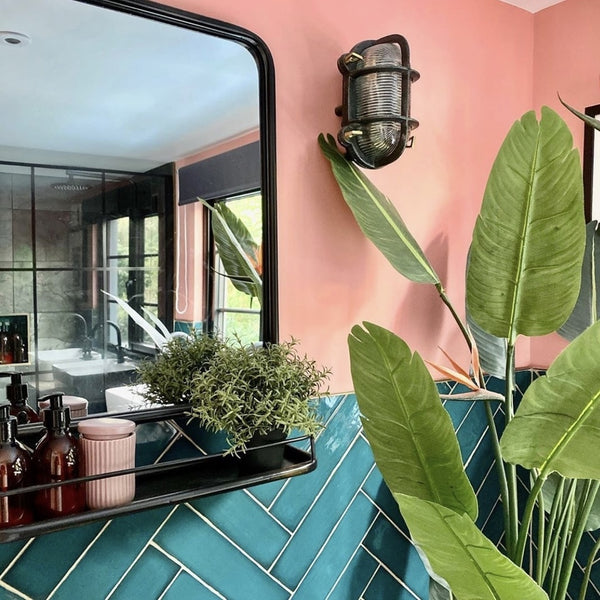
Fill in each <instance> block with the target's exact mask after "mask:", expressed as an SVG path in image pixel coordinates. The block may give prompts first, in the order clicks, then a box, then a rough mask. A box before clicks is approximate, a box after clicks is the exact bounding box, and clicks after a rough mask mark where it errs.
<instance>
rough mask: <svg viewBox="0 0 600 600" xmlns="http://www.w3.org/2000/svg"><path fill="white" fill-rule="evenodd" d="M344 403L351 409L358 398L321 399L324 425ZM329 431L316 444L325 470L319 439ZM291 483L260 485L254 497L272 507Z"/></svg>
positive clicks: (333, 397) (253, 491)
mask: <svg viewBox="0 0 600 600" xmlns="http://www.w3.org/2000/svg"><path fill="white" fill-rule="evenodd" d="M342 403H347V404H348V405H349V406H350V407H352V406H354V405H356V396H355V395H354V394H343V395H336V396H324V397H323V398H321V400H320V402H319V411H318V412H319V415H320V417H321V418H322V419H323V422H324V423H327V422H328V421H329V419H330V418H332V415H333V414H334V412H335V410H336V409H337V408H338V407H340V406H341V405H342ZM334 418H335V417H334ZM327 435H328V434H327V430H326V429H325V430H324V431H322V432H321V433H320V434H319V436H318V437H317V443H316V455H317V461H318V462H319V467H320V468H323V467H322V465H321V464H320V463H321V459H322V456H321V453H320V452H319V449H320V448H321V447H322V445H323V444H324V443H325V442H320V441H319V438H320V437H321V436H327ZM304 446H305V449H307V444H305V445H304ZM289 483H290V481H274V482H271V483H266V484H263V485H259V486H257V487H254V488H252V489H251V493H252V495H253V496H254V497H255V498H256V499H257V500H258V501H259V502H260V503H261V504H262V505H263V506H267V507H268V506H271V504H272V503H273V501H274V500H275V498H276V497H277V495H278V494H279V492H280V491H281V488H282V487H284V486H286V487H287V485H289Z"/></svg>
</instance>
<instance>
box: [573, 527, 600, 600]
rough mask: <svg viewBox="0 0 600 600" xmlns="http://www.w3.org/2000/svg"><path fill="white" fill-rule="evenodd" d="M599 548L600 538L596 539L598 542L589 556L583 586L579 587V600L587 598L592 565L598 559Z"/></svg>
mask: <svg viewBox="0 0 600 600" xmlns="http://www.w3.org/2000/svg"><path fill="white" fill-rule="evenodd" d="M598 550H600V538H598V539H597V540H596V543H595V544H594V547H593V548H592V551H591V552H590V554H589V556H588V559H587V563H586V565H585V571H584V572H583V581H582V582H581V588H580V589H579V598H578V600H585V596H586V593H587V588H588V585H589V583H590V575H591V572H592V567H593V566H594V561H595V560H596V554H598Z"/></svg>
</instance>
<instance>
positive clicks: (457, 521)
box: [395, 494, 547, 600]
mask: <svg viewBox="0 0 600 600" xmlns="http://www.w3.org/2000/svg"><path fill="white" fill-rule="evenodd" d="M395 498H396V500H397V502H398V505H399V506H400V509H401V511H402V515H403V516H404V518H405V519H406V523H407V524H408V527H409V529H410V532H411V535H412V536H413V538H414V540H415V541H416V543H417V544H418V545H419V546H420V547H422V548H426V549H427V558H428V559H429V562H430V563H431V567H432V569H433V570H434V572H438V573H441V572H443V573H444V578H445V580H446V581H447V582H448V583H449V584H450V587H451V589H452V592H453V594H454V596H456V598H460V600H498V599H500V598H506V599H509V598H510V599H514V600H516V599H517V598H518V599H519V600H543V599H544V598H547V596H546V594H545V593H544V592H543V590H541V589H540V588H539V587H538V586H537V585H536V584H535V583H534V581H533V580H532V579H531V578H530V577H529V575H527V574H526V573H525V572H524V571H523V570H522V569H519V567H517V566H516V565H515V564H514V563H512V562H511V561H510V560H509V559H508V558H506V557H505V556H503V555H502V554H501V553H500V552H498V549H497V548H496V547H495V546H494V545H493V544H492V542H490V541H489V540H488V539H487V538H486V537H485V536H484V535H483V534H482V533H481V531H479V529H477V527H476V526H475V525H474V524H473V521H471V519H469V518H468V517H467V516H466V515H461V514H458V513H456V512H455V511H453V510H451V509H449V508H446V507H444V506H440V505H439V504H436V503H435V502H427V501H425V500H421V499H420V498H416V497H414V496H409V495H405V494H395Z"/></svg>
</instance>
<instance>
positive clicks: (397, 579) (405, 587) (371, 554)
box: [362, 546, 421, 600]
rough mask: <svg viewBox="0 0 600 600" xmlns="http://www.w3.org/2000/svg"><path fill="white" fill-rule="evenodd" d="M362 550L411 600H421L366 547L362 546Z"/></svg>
mask: <svg viewBox="0 0 600 600" xmlns="http://www.w3.org/2000/svg"><path fill="white" fill-rule="evenodd" d="M362 548H363V550H364V551H365V552H366V553H367V554H369V555H370V556H371V557H372V558H373V559H375V561H377V563H378V564H379V567H380V568H381V569H383V570H384V571H386V572H387V573H388V575H390V576H391V577H393V578H394V579H395V580H396V581H397V582H398V583H399V584H400V585H401V586H402V587H403V588H404V589H405V590H406V591H407V592H408V593H409V594H410V595H411V596H412V597H413V598H416V599H417V600H421V598H419V596H417V595H416V594H415V593H414V592H413V591H412V590H411V589H410V588H409V587H408V585H407V584H406V583H404V581H402V579H400V578H399V577H398V576H397V575H395V574H394V573H393V572H392V571H390V569H388V567H387V566H386V565H385V564H384V563H382V562H381V561H380V560H379V558H378V557H377V556H375V555H374V554H373V553H372V552H371V551H370V550H369V549H368V548H367V547H365V546H362Z"/></svg>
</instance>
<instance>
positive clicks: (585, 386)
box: [500, 321, 600, 479]
mask: <svg viewBox="0 0 600 600" xmlns="http://www.w3.org/2000/svg"><path fill="white" fill-rule="evenodd" d="M500 447H501V450H502V454H503V456H504V458H505V460H507V461H508V462H511V463H514V464H519V465H522V466H524V467H526V468H528V469H533V468H535V469H539V470H540V475H541V476H542V477H547V476H548V475H549V474H550V473H551V472H553V471H558V472H559V473H560V474H561V475H563V476H564V477H572V478H576V479H600V461H599V460H598V456H597V454H596V452H595V449H596V448H598V447H600V321H597V322H596V323H594V325H592V326H591V327H589V328H588V329H586V330H585V331H584V332H583V333H582V334H581V335H580V336H579V337H578V338H576V339H575V340H574V341H572V342H571V343H570V344H569V345H568V346H567V347H566V348H565V349H564V350H563V351H562V352H561V353H560V354H559V355H558V356H557V357H556V359H555V360H554V362H553V363H552V364H551V365H550V367H549V369H548V371H547V372H546V375H544V376H543V377H540V378H539V379H536V380H535V381H534V382H533V383H532V384H531V385H530V386H529V387H528V388H527V390H526V391H525V394H524V395H523V399H522V401H521V404H520V405H519V408H518V409H517V412H516V413H515V416H514V418H513V419H512V421H511V422H510V424H509V425H508V427H507V428H506V430H505V432H504V435H503V436H502V439H501V441H500Z"/></svg>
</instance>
